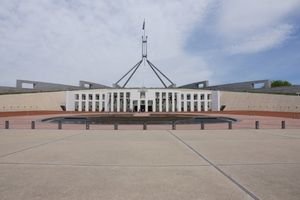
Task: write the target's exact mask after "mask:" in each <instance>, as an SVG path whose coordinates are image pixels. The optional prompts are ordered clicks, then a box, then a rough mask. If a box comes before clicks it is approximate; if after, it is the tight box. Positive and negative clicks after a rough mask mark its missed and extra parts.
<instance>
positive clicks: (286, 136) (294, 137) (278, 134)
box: [270, 133, 300, 140]
mask: <svg viewBox="0 0 300 200" xmlns="http://www.w3.org/2000/svg"><path fill="white" fill-rule="evenodd" d="M270 134H271V135H275V136H279V137H282V138H285V139H286V138H290V139H294V140H295V139H296V140H300V137H297V136H291V135H282V134H280V133H270Z"/></svg>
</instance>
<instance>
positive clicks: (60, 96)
mask: <svg viewBox="0 0 300 200" xmlns="http://www.w3.org/2000/svg"><path fill="white" fill-rule="evenodd" d="M65 96H66V92H44V93H27V94H9V95H0V112H5V111H32V110H51V111H61V110H62V109H61V107H60V106H61V105H65V101H66V100H65V99H66V97H65Z"/></svg>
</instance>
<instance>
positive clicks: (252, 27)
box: [216, 0, 300, 54]
mask: <svg viewBox="0 0 300 200" xmlns="http://www.w3.org/2000/svg"><path fill="white" fill-rule="evenodd" d="M299 8H300V1H299V0H285V1H273V0H244V1H239V0H228V1H223V3H222V5H221V7H220V9H219V15H218V23H217V25H216V26H217V27H216V33H217V34H219V35H221V36H222V37H223V40H224V41H223V43H224V44H226V47H225V49H226V50H228V49H231V50H230V51H229V52H230V53H234V54H238V53H242V54H246V53H257V52H261V51H265V50H268V49H271V48H273V47H276V46H277V45H280V44H281V43H283V42H284V41H285V40H286V39H287V38H289V35H290V34H291V33H292V32H293V30H294V29H295V27H294V25H293V24H288V23H287V22H286V21H287V17H288V16H290V15H291V14H293V13H297V12H298V11H299ZM228 46H229V47H228Z"/></svg>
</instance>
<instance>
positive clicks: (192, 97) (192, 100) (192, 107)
mask: <svg viewBox="0 0 300 200" xmlns="http://www.w3.org/2000/svg"><path fill="white" fill-rule="evenodd" d="M194 101H195V100H194V94H191V112H194Z"/></svg>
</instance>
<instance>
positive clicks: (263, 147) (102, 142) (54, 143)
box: [0, 129, 300, 200]
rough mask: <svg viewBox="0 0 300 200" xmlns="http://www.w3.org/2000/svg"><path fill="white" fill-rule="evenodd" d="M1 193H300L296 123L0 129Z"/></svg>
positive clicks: (43, 195) (262, 196)
mask: <svg viewBox="0 0 300 200" xmlns="http://www.w3.org/2000/svg"><path fill="white" fill-rule="evenodd" d="M0 199H1V200H6V199H12V200H15V199H25V200H26V199H28V200H29V199H30V200H34V199H56V200H59V199H72V200H73V199H105V200H107V199H139V200H140V199H149V200H153V199H162V200H165V199H172V200H176V199H178V200H182V199H189V200H191V199H237V200H240V199H272V200H275V199H285V200H287V199H295V200H298V199H300V131H299V129H298V130H297V129H286V130H280V129H278V130H272V129H267V130H262V129H259V130H176V131H175V130H174V131H170V130H148V131H143V130H136V131H132V130H118V131H113V130H88V131H87V130H16V129H15V130H3V129H2V130H0Z"/></svg>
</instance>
